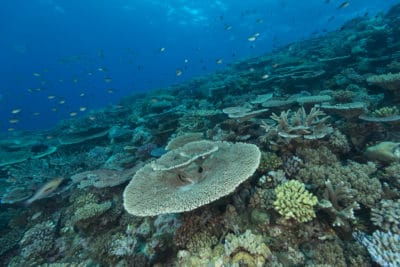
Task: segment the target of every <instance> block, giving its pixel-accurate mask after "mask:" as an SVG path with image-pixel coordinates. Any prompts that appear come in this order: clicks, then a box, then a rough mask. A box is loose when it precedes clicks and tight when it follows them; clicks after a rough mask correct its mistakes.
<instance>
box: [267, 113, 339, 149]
mask: <svg viewBox="0 0 400 267" xmlns="http://www.w3.org/2000/svg"><path fill="white" fill-rule="evenodd" d="M328 118H329V116H326V114H325V113H324V112H323V111H321V110H319V109H318V108H315V107H314V108H312V109H311V110H310V113H309V114H307V113H306V111H305V109H304V107H301V108H300V109H298V110H297V111H296V112H292V111H291V110H287V111H282V112H281V114H280V115H279V116H278V115H277V114H275V113H272V115H271V119H272V120H274V121H275V124H267V123H265V122H264V123H263V124H262V125H261V127H263V128H264V129H265V131H266V132H267V135H270V136H271V138H272V139H278V140H277V141H278V143H279V142H283V143H289V142H290V141H291V140H297V141H300V140H303V141H304V140H315V139H321V138H324V137H325V136H327V135H329V134H331V133H332V132H333V128H332V127H331V126H329V125H328V124H327V123H326V121H327V120H328Z"/></svg>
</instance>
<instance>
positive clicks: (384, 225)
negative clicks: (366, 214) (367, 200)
mask: <svg viewBox="0 0 400 267" xmlns="http://www.w3.org/2000/svg"><path fill="white" fill-rule="evenodd" d="M371 221H372V223H373V224H374V225H376V226H378V227H379V228H381V229H382V230H384V231H386V232H392V233H394V234H400V225H399V223H400V199H398V200H389V199H382V200H381V201H380V202H379V204H378V206H377V207H376V208H372V209H371Z"/></svg>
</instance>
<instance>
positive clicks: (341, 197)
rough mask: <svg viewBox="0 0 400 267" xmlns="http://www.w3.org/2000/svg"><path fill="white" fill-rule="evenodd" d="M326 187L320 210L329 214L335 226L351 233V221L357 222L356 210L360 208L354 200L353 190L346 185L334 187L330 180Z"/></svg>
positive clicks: (341, 184) (340, 184)
mask: <svg viewBox="0 0 400 267" xmlns="http://www.w3.org/2000/svg"><path fill="white" fill-rule="evenodd" d="M325 185H326V188H325V192H324V195H323V199H322V200H321V201H320V202H319V208H320V209H322V210H323V211H325V212H326V213H328V215H329V216H330V217H331V218H330V219H331V220H332V225H333V226H337V227H341V228H343V229H345V230H347V231H349V230H350V225H349V221H350V220H355V217H354V210H357V209H359V208H360V206H359V205H358V203H357V202H355V201H354V200H353V194H352V192H351V191H352V190H351V189H349V188H348V187H346V186H345V185H344V183H339V184H338V185H336V186H333V185H332V183H331V182H330V181H329V180H328V181H326V182H325Z"/></svg>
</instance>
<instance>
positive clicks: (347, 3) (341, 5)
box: [338, 1, 350, 9]
mask: <svg viewBox="0 0 400 267" xmlns="http://www.w3.org/2000/svg"><path fill="white" fill-rule="evenodd" d="M349 5H350V3H349V2H348V1H345V2H343V3H341V4H340V6H338V9H343V8H346V7H348V6H349Z"/></svg>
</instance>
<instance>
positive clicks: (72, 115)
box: [69, 111, 78, 117]
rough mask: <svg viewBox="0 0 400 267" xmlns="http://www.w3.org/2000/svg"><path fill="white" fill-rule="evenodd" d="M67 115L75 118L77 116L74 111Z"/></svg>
mask: <svg viewBox="0 0 400 267" xmlns="http://www.w3.org/2000/svg"><path fill="white" fill-rule="evenodd" d="M69 115H70V116H71V117H75V116H76V115H78V113H77V112H75V111H72V112H70V113H69Z"/></svg>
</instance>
